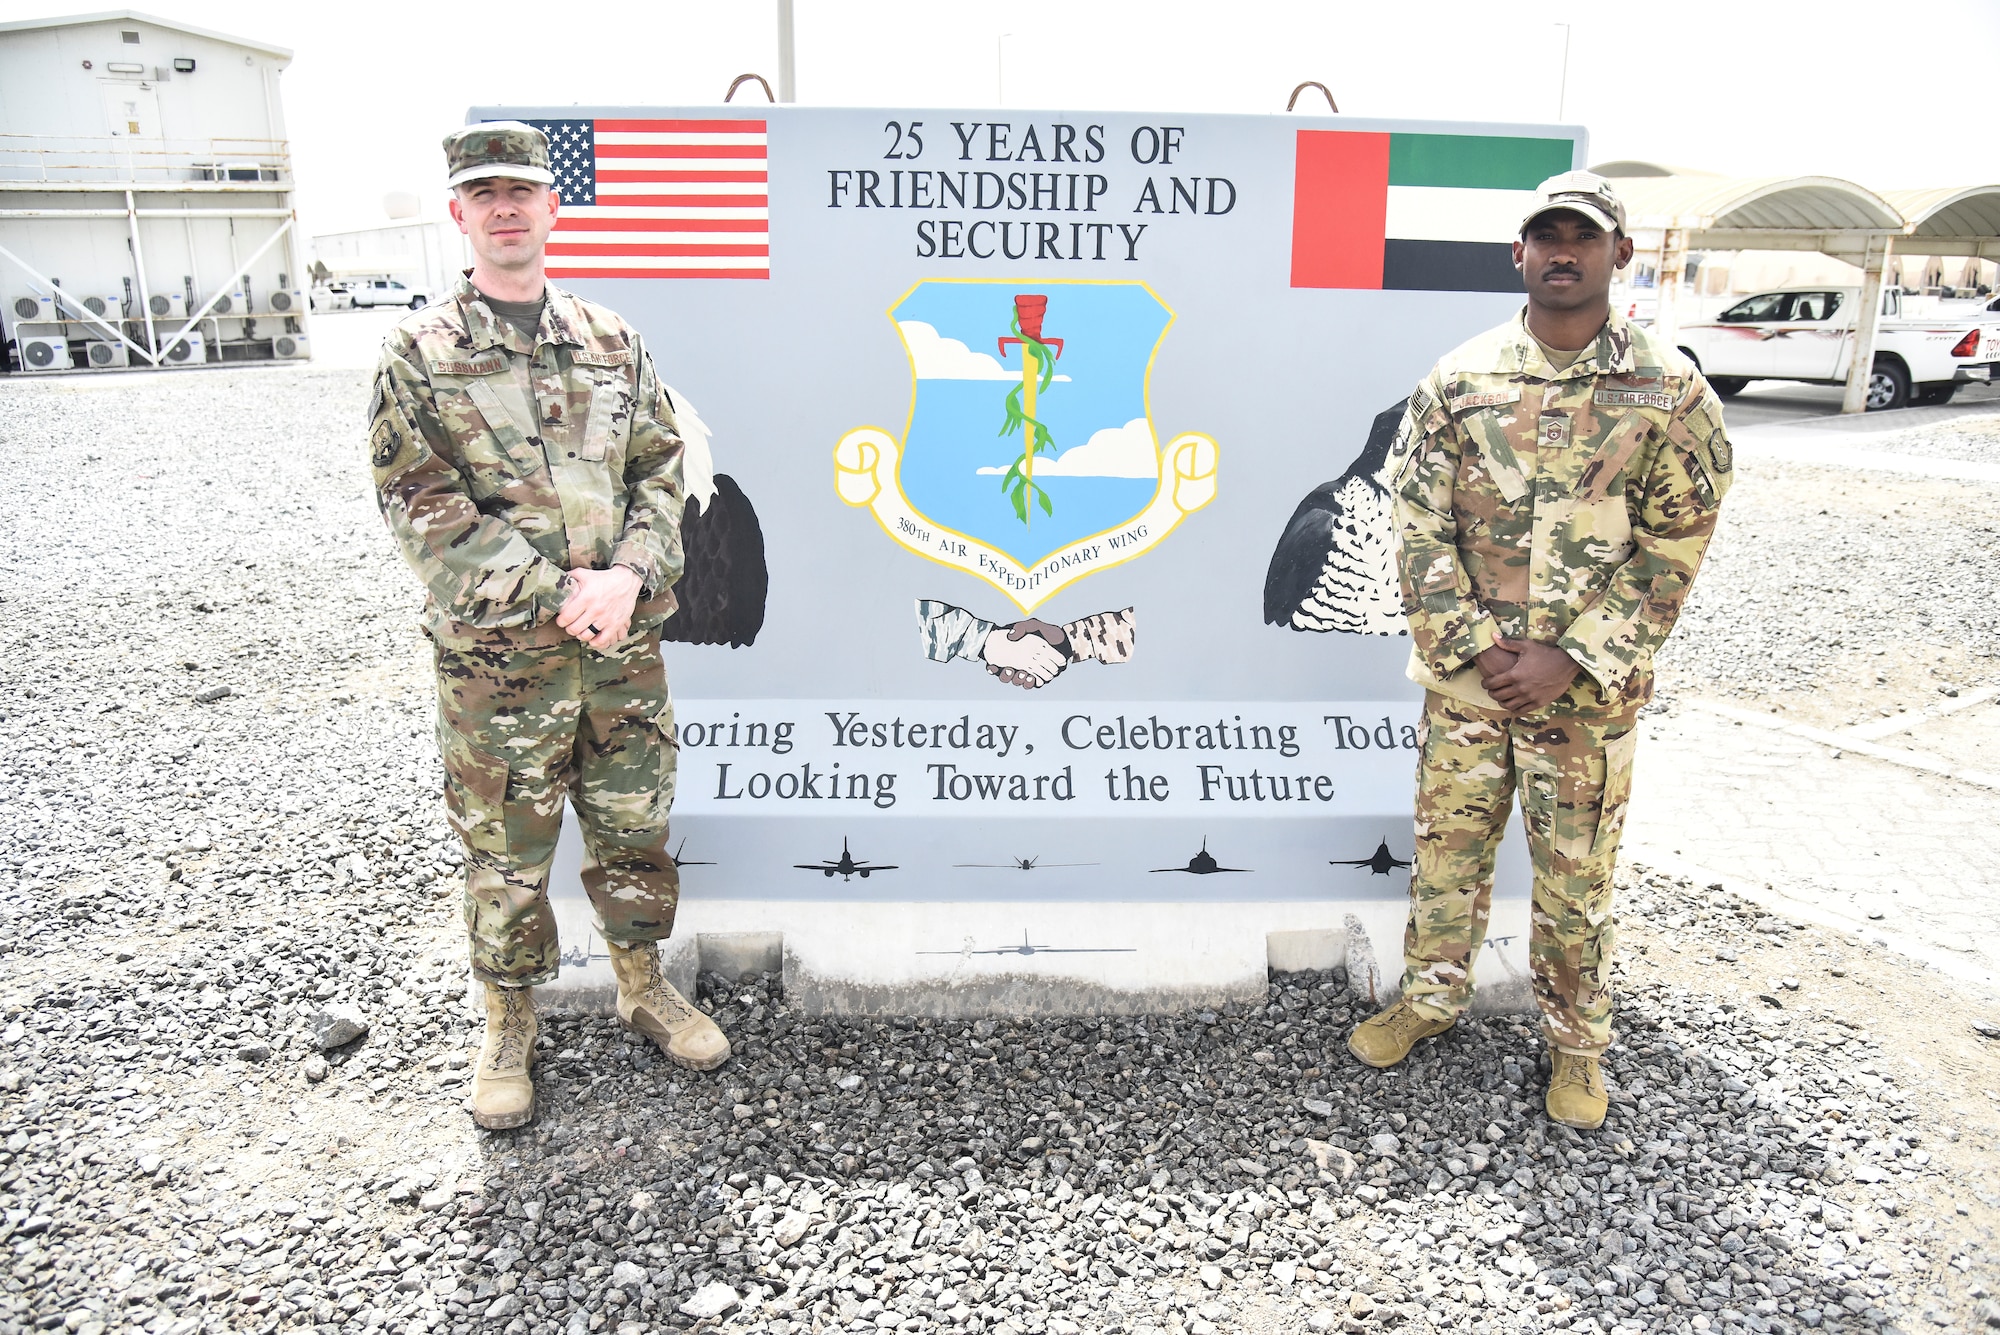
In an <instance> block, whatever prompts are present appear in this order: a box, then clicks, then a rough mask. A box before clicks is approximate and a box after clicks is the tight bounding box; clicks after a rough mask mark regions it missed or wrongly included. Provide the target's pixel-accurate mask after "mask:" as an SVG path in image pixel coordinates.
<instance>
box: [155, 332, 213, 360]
mask: <svg viewBox="0 0 2000 1335" xmlns="http://www.w3.org/2000/svg"><path fill="white" fill-rule="evenodd" d="M207 360H208V345H207V343H206V342H205V341H204V340H203V339H202V336H201V335H200V334H189V335H188V336H187V337H186V338H184V339H182V340H181V341H180V342H178V343H176V344H174V345H173V347H171V348H169V349H167V355H166V356H164V357H162V358H160V362H161V364H162V365H165V366H199V365H201V364H202V363H203V362H205V361H207Z"/></svg>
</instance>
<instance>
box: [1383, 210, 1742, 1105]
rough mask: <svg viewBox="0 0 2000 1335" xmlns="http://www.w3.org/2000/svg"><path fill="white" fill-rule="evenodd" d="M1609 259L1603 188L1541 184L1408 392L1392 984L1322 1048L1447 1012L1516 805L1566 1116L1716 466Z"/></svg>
mask: <svg viewBox="0 0 2000 1335" xmlns="http://www.w3.org/2000/svg"><path fill="white" fill-rule="evenodd" d="M1631 257H1632V242H1631V240H1630V238H1628V237H1627V236H1626V235H1625V210H1624V205H1623V204H1622V203H1621V202H1620V201H1619V199H1618V197H1617V194H1616V192H1615V191H1614V189H1613V187H1612V185H1611V183H1610V182H1609V181H1607V180H1605V179H1604V178H1603V177H1600V176H1596V175H1594V174H1592V173H1590V172H1568V173H1564V174H1563V175H1560V176H1556V177H1553V178H1551V179H1549V180H1547V181H1544V182H1543V183H1542V185H1541V186H1540V188H1539V189H1538V191H1537V196H1536V200H1535V203H1534V207H1533V208H1532V210H1531V211H1530V212H1529V214H1528V216H1527V217H1526V218H1524V219H1523V220H1522V223H1521V232H1520V236H1519V238H1518V239H1517V240H1516V242H1515V243H1514V260H1515V265H1516V267H1517V268H1519V269H1520V271H1521V276H1522V280H1523V282H1524V284H1525V285H1526V288H1527V293H1528V304H1527V306H1526V307H1525V309H1524V310H1523V311H1522V313H1521V314H1520V315H1519V316H1518V317H1516V318H1515V319H1513V320H1510V321H1509V322H1507V323H1506V324H1504V325H1502V326H1500V327H1499V328H1497V329H1494V330H1491V331H1489V332H1487V333H1485V334H1482V335H1480V336H1479V337H1478V338H1475V339H1473V340H1472V341H1471V342H1469V343H1467V344H1465V345H1464V346H1462V347H1460V348H1458V349H1456V350H1455V351H1453V352H1450V353H1447V354H1446V355H1445V357H1444V358H1443V359H1442V360H1440V361H1439V362H1438V364H1437V366H1436V367H1435V368H1434V369H1433V370H1432V371H1431V373H1430V375H1428V376H1427V377H1425V379H1424V381H1423V383H1422V384H1420V385H1419V386H1418V387H1417V389H1416V392H1415V393H1414V394H1412V395H1411V396H1410V403H1409V408H1408V411H1407V413H1406V414H1405V416H1404V419H1403V425H1402V428H1401V431H1400V433H1399V434H1398V436H1397V439H1396V443H1395V446H1394V448H1393V453H1392V467H1393V468H1394V469H1395V479H1396V480H1395V485H1394V488H1393V490H1394V492H1395V513H1396V525H1397V530H1398V536H1399V539H1400V553H1399V565H1398V568H1399V572H1400V578H1401V583H1402V588H1403V603H1404V611H1405V612H1406V613H1407V615H1408V617H1409V621H1410V633H1411V636H1412V637H1413V639H1414V641H1415V643H1414V648H1413V652H1412V655H1411V662H1410V676H1411V678H1412V679H1413V680H1415V681H1416V682H1418V683H1419V684H1420V685H1422V686H1423V687H1424V688H1425V695H1424V715H1423V724H1422V727H1421V729H1420V732H1419V739H1420V741H1419V760H1418V790H1417V817H1416V854H1415V866H1414V868H1413V869H1412V873H1411V879H1410V899H1411V903H1410V918H1409V925H1408V928H1407V930H1406V933H1405V937H1404V951H1403V953H1404V972H1403V995H1402V998H1401V1000H1399V1001H1398V1002H1397V1003H1396V1004H1395V1005H1393V1006H1391V1007H1390V1008H1389V1009H1387V1010H1386V1011H1384V1012H1382V1013H1381V1014H1379V1015H1377V1016H1375V1017H1374V1018H1372V1019H1370V1020H1368V1021H1366V1022H1365V1023H1363V1024H1362V1025H1360V1026H1359V1027H1358V1028H1357V1029H1356V1030H1355V1032H1354V1033H1353V1035H1352V1036H1351V1037H1350V1038H1349V1040H1348V1046H1349V1047H1350V1048H1351V1049H1352V1050H1353V1052H1354V1053H1355V1055H1356V1056H1358V1057H1359V1058H1360V1059H1361V1060H1362V1061H1364V1062H1367V1063H1369V1064H1370V1065H1373V1066H1390V1065H1393V1064H1395V1063H1396V1062H1399V1061H1401V1060H1402V1059H1403V1058H1404V1057H1405V1056H1407V1055H1408V1054H1409V1051H1410V1049H1411V1047H1412V1046H1413V1045H1414V1044H1415V1043H1416V1042H1417V1041H1418V1040H1420V1039H1423V1038H1427V1037H1430V1036H1432V1035H1434V1034H1439V1033H1442V1032H1444V1031H1445V1030H1446V1029H1449V1028H1450V1027H1451V1025H1452V1023H1453V1022H1454V1021H1455V1020H1456V1018H1457V1017H1458V1016H1459V1015H1460V1014H1462V1013H1463V1012H1464V1010H1465V1008H1466V1006H1467V1005H1468V1004H1469V1002H1470V1000H1471V993H1472V963H1473V960H1474V959H1475V958H1476V957H1477V955H1478V953H1479V947H1480V944H1481V942H1482V940H1483V939H1484V936H1485V931H1486V921H1487V910H1488V905H1489V902H1490V900H1491V897H1492V892H1493V866H1494V858H1495V854H1496V853H1497V851H1498V847H1499V843H1500V838H1501V835H1502V832H1503V830H1504V828H1505V825H1506V821H1507V817H1508V814H1509V812H1510V810H1511V808H1512V804H1513V799H1514V796H1515V794H1516V792H1517V791H1518V793H1519V795H1520V802H1521V810H1522V814H1523V818H1524V822H1525V824H1526V826H1527V832H1528V846H1529V851H1530V855H1531V857H1532V860H1533V863H1534V903H1533V909H1532V917H1531V924H1532V926H1531V936H1530V944H1529V958H1530V962H1531V965H1532V970H1533V975H1534V986H1535V996H1536V1000H1537V1002H1538V1003H1539V1004H1540V1008H1541V1012H1542V1025H1543V1033H1544V1036H1545V1037H1546V1038H1547V1040H1548V1043H1549V1047H1550V1052H1551V1065H1552V1075H1551V1077H1550V1082H1549V1090H1548V1094H1547V1107H1548V1112H1549V1115H1550V1116H1551V1117H1552V1118H1554V1119H1555V1120H1557V1121H1559V1122H1563V1123H1566V1124H1568V1125H1571V1126H1579V1127H1595V1126H1599V1125H1601V1124H1602V1123H1603V1121H1604V1115H1605V1109H1606V1102H1607V1100H1606V1093H1605V1087H1604V1075H1603V1071H1602V1068H1601V1063H1600V1058H1601V1055H1602V1053H1603V1052H1604V1050H1605V1048H1606V1047H1608V1046H1609V1045H1610V1043H1611V1010H1612V1004H1611V951H1612V943H1613V926H1612V903H1611V899H1612V871H1613V868H1614V864H1615V862H1616V859H1617V853H1618V840H1619V835H1620V833H1621V831H1622V829H1623V827H1624V821H1625V809H1626V804H1627V802H1628V801H1629V799H1630V797H1631V791H1632V753H1633V748H1634V746H1635V745H1636V743H1637V741H1638V733H1637V728H1636V725H1637V721H1638V712H1639V707H1640V706H1641V705H1643V704H1644V703H1645V702H1646V701H1647V700H1648V699H1650V698H1651V695H1652V686H1653V671H1652V658H1653V654H1654V652H1655V651H1656V650H1658V648H1659V647H1660V645H1661V643H1662V642H1663V641H1664V640H1665V639H1666V637H1667V634H1668V632H1670V631H1671V630H1672V629H1673V626H1674V621H1675V619H1676V618H1677V617H1678V616H1679V615H1680V610H1681V606H1682V604H1683V603H1684V602H1685V601H1686V599H1687V595H1688V590H1689V588H1690V587H1691V586H1692V584H1693V582H1694V577H1695V571H1696V570H1697V569H1698V568H1699V567H1700V565H1701V558H1702V554H1703V552H1704V551H1705V550H1706V549H1707V546H1708V541H1709V538H1710V536H1711V535H1712V534H1713V533H1714V531H1715V523H1716V517H1717V514H1718V511H1719V509H1720V506H1721V504H1722V497H1723V495H1724V493H1725V492H1727V491H1728V489H1729V483H1730V479H1731V476H1732V473H1731V467H1732V460H1731V454H1730V447H1729V438H1728V436H1727V434H1726V433H1725V431H1724V429H1723V423H1722V405H1721V403H1720V402H1719V401H1718V399H1717V398H1716V396H1715V394H1714V392H1713V391H1711V390H1710V389H1709V387H1708V383H1707V382H1706V381H1705V380H1703V379H1702V376H1701V373H1700V371H1699V370H1697V369H1696V368H1695V367H1694V366H1693V365H1692V364H1691V363H1690V362H1689V361H1688V359H1687V358H1686V357H1684V356H1683V355H1682V354H1681V353H1680V352H1679V351H1677V350H1676V349H1674V348H1673V347H1670V346H1664V345H1661V344H1659V343H1658V342H1657V341H1656V340H1655V339H1654V338H1653V337H1652V335H1651V334H1650V333H1649V332H1648V331H1646V330H1644V329H1641V328H1639V327H1638V326H1636V325H1634V324H1632V323H1630V322H1629V321H1627V320H1625V319H1623V318H1622V317H1620V316H1619V315H1617V314H1616V313H1615V312H1613V311H1612V310H1611V308H1610V301H1609V293H1610V285H1611V277H1612V274H1613V273H1614V271H1615V270H1617V269H1621V268H1623V267H1624V266H1625V265H1626V264H1627V263H1629V262H1630V260H1631Z"/></svg>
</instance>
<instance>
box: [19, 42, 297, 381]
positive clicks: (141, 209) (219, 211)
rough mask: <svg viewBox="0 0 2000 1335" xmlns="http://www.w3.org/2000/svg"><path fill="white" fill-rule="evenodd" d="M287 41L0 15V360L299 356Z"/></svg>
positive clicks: (84, 363) (53, 366)
mask: <svg viewBox="0 0 2000 1335" xmlns="http://www.w3.org/2000/svg"><path fill="white" fill-rule="evenodd" d="M291 55H292V53H291V52H290V51H288V50H286V49H285V48H283V47H277V46H271V45H268V44H266V43H263V42H257V41H253V40H250V39H248V38H242V37H232V36H229V35H227V34H224V33H217V32H210V31H207V30H206V29H202V28H196V27H192V26H190V25H188V24H185V23H179V22H175V21H173V20H170V19H162V18H155V17H153V16H151V15H147V14H142V13H138V12H136V11H133V10H129V9H125V10H112V11H107V12H104V13H100V14H83V15H74V16H65V17H60V18H49V19H28V20H21V21H17V22H11V23H0V331H4V337H5V343H6V348H7V359H6V363H5V369H6V370H8V371H40V372H49V371H64V370H83V369H89V368H99V369H106V368H111V367H121V366H157V367H161V368H176V367H191V366H199V365H203V364H209V363H215V362H227V361H261V360H268V359H271V358H302V357H308V356H310V355H311V339H310V337H309V331H308V328H307V300H306V296H305V291H306V287H307V282H306V276H305V273H304V270H303V265H302V263H301V260H300V247H299V245H298V241H297V236H296V231H295V221H296V220H295V216H294V214H293V205H292V167H291V155H290V151H289V147H288V144H287V141H286V136H285V120H284V111H283V108H282V105H281V102H280V97H279V76H280V75H281V74H282V73H283V71H284V69H285V66H286V65H287V64H288V63H290V61H291Z"/></svg>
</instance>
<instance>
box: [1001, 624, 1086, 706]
mask: <svg viewBox="0 0 2000 1335" xmlns="http://www.w3.org/2000/svg"><path fill="white" fill-rule="evenodd" d="M979 656H980V657H981V658H984V659H985V660H986V670H987V671H988V672H991V673H992V674H993V675H994V676H996V677H998V678H999V679H1000V680H1002V681H1004V682H1006V683H1007V684H1008V685H1009V686H1019V687H1020V688H1021V689H1022V690H1024V691H1032V690H1034V689H1036V688H1037V687H1040V686H1046V685H1048V684H1049V683H1050V682H1052V681H1054V680H1055V679H1056V677H1057V676H1058V675H1059V674H1060V673H1061V672H1062V670H1063V669H1064V668H1066V667H1068V666H1069V661H1070V656H1069V636H1067V635H1066V634H1064V633H1063V628H1062V627H1061V626H1056V625H1051V624H1050V623H1049V622H1046V621H1042V620H1040V619H1038V618H1036V617H1027V618H1025V619H1023V620H1020V621H1016V622H1015V623H1014V624H1013V625H1011V626H1001V627H999V628H997V629H995V630H993V631H991V632H990V633H989V634H988V635H987V636H986V642H985V644H983V645H981V646H980V651H979Z"/></svg>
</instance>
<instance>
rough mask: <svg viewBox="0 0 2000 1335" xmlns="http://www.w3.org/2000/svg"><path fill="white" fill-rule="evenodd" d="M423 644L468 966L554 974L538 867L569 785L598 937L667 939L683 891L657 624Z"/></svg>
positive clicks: (503, 975) (519, 977)
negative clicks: (607, 639) (461, 865)
mask: <svg viewBox="0 0 2000 1335" xmlns="http://www.w3.org/2000/svg"><path fill="white" fill-rule="evenodd" d="M434 647H435V650H436V664H437V685H438V750H439V752H440V753H441V754H442V756H443V759H444V775H445V780H444V791H445V808H446V811H447V814H448V815H449V816H450V819H451V824H452V828H453V829H454V830H456V831H457V832H458V837H459V841H460V842H461V843H462V844H463V845H464V846H465V923H466V929H467V931H468V932H469V933H470V935H471V942H472V971H473V973H474V974H475V975H477V976H478V977H479V978H481V979H484V980H485V981H487V982H494V983H506V984H509V985H515V986H525V985H527V984H530V983H546V982H550V981H552V980H553V979H554V978H555V976H556V972H557V967H558V945H557V941H556V923H555V915H554V914H553V912H552V911H551V910H550V908H549V901H548V881H549V864H550V863H551V862H552V861H554V859H555V852H556V838H557V836H558V835H559V834H560V833H561V831H562V812H563V801H564V799H565V798H567V799H568V800H569V801H570V802H571V803H572V804H573V805H574V806H575V808H576V814H577V820H578V823H579V824H580V825H581V826H582V827H583V888H584V890H585V892H586V893H588V894H589V896H590V901H591V905H592V907H593V908H595V909H596V911H597V918H598V923H599V926H600V929H601V930H602V931H603V933H604V938H605V940H607V941H617V942H620V943H633V942H640V941H661V940H665V939H666V938H667V936H668V935H670V934H671V933H672V931H673V925H674V910H675V908H676V907H677V906H678V904H679V902H680V872H679V869H678V868H676V867H675V865H674V860H673V858H672V857H671V856H670V855H669V854H668V852H667V814H668V812H669V810H670V809H671V808H672V806H673V801H674V774H675V768H676V761H677V757H678V744H677V742H676V740H675V735H674V712H673V701H672V698H671V697H670V696H669V695H668V693H667V673H666V668H665V666H664V665H663V664H662V663H661V661H660V646H659V640H658V638H657V637H648V638H646V639H642V640H639V641H636V642H634V643H631V644H628V645H626V646H624V647H622V648H620V649H616V650H614V651H612V652H611V653H608V654H605V653H599V652H598V651H597V650H595V649H592V648H589V647H588V646H586V645H584V644H582V643H581V642H578V641H574V640H572V641H570V642H569V643H567V644H562V645H557V646H555V647H553V648H546V649H512V648H506V647H494V648H477V649H465V648H447V647H445V646H443V645H435V646H434Z"/></svg>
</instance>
